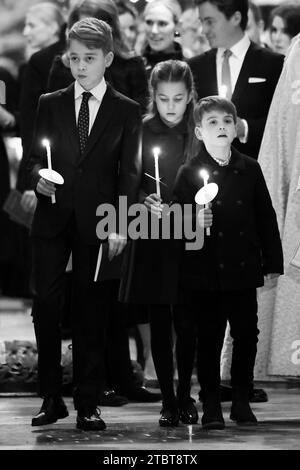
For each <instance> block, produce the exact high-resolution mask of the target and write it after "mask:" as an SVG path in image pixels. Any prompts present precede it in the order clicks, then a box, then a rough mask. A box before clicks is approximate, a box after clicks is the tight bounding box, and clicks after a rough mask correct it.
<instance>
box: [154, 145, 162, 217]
mask: <svg viewBox="0 0 300 470" xmlns="http://www.w3.org/2000/svg"><path fill="white" fill-rule="evenodd" d="M159 154H160V148H159V147H154V149H153V157H154V167H155V181H156V194H157V195H158V196H159V197H161V194H160V178H159V165H158V157H159ZM158 218H159V219H160V218H161V214H158Z"/></svg>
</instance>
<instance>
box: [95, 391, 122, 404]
mask: <svg viewBox="0 0 300 470" xmlns="http://www.w3.org/2000/svg"><path fill="white" fill-rule="evenodd" d="M127 403H128V399H127V398H126V397H123V396H121V395H117V394H116V392H115V391H114V390H105V391H104V392H103V393H101V395H100V397H99V400H98V405H100V406H123V405H127Z"/></svg>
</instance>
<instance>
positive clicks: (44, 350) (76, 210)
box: [28, 18, 141, 431]
mask: <svg viewBox="0 0 300 470" xmlns="http://www.w3.org/2000/svg"><path fill="white" fill-rule="evenodd" d="M68 40H69V54H70V66H71V71H72V74H73V77H74V79H75V83H73V84H71V85H70V86H69V87H68V88H67V89H63V90H58V91H56V92H54V93H50V94H47V95H42V96H41V98H40V101H39V109H38V115H37V121H36V129H35V135H34V139H33V145H32V150H31V155H30V160H29V168H28V170H29V172H30V177H31V187H32V189H35V191H36V194H37V197H38V204H37V208H36V211H35V215H34V220H33V225H32V234H31V235H32V245H33V275H34V283H35V298H34V304H33V312H32V315H33V321H34V327H35V334H36V340H37V347H38V378H39V386H40V395H41V396H42V397H43V398H44V401H43V405H42V408H41V410H40V412H39V413H38V414H37V415H36V416H35V417H34V418H33V420H32V425H33V426H39V425H44V424H50V423H53V422H55V421H57V420H58V419H62V418H64V417H66V416H67V415H68V411H67V408H66V406H65V404H64V402H63V400H62V398H61V385H62V384H61V366H60V359H61V340H60V318H61V307H62V298H63V291H64V285H63V280H64V272H65V269H66V265H67V263H68V259H69V256H70V253H71V252H72V255H73V282H74V293H73V305H72V339H73V347H72V351H73V381H74V385H75V388H74V406H75V409H76V410H77V427H78V428H79V429H84V430H97V431H99V430H103V429H105V427H106V425H105V423H104V421H103V420H102V419H101V417H100V411H99V409H98V408H97V402H98V397H99V394H100V393H101V391H103V387H104V378H105V372H104V370H105V368H104V348H105V330H106V317H107V314H108V311H109V307H110V303H111V295H112V292H111V290H112V283H111V282H110V281H105V280H102V281H100V282H93V280H94V273H95V267H96V263H97V257H98V256H97V255H98V249H99V244H100V242H99V239H98V238H97V235H96V226H97V222H99V219H98V218H97V217H96V210H97V207H98V206H99V205H100V204H107V203H109V204H112V205H113V206H116V205H117V203H118V197H119V196H126V197H127V202H128V206H130V205H131V204H133V203H134V202H136V199H137V190H138V185H139V179H140V171H141V157H140V138H141V113H140V108H139V105H138V104H137V103H135V102H134V101H131V100H130V99H128V98H126V97H125V96H123V95H121V94H120V93H118V92H116V91H115V90H114V89H113V88H112V87H110V86H109V85H108V84H106V82H105V80H104V72H105V69H106V68H107V67H109V66H110V64H111V63H112V61H113V52H112V51H113V41H112V32H111V28H110V26H108V25H107V23H105V22H104V21H101V20H98V19H95V18H87V19H84V20H81V21H79V22H77V23H75V24H74V25H73V27H72V29H71V30H70V32H69V39H68ZM44 138H47V139H48V140H49V141H50V145H51V156H52V167H53V169H55V170H56V171H58V172H59V173H60V174H61V175H62V176H63V178H64V184H63V185H62V186H59V187H57V188H56V187H55V185H54V184H53V183H52V182H50V181H48V180H46V179H45V178H42V177H41V176H40V174H39V170H40V169H41V168H43V167H46V166H47V159H46V156H45V149H44V148H43V147H42V140H43V139H44ZM53 195H55V199H56V202H55V203H52V202H51V199H53ZM117 230H118V229H116V231H117ZM125 245H126V234H121V233H111V234H109V237H108V240H107V246H108V257H109V259H112V258H114V257H116V256H118V255H119V254H120V253H121V252H122V250H123V249H124V247H125ZM106 251H107V250H103V253H104V252H106ZM105 264H106V265H107V264H109V263H104V266H105ZM104 266H103V267H104ZM102 274H103V273H102ZM103 277H104V278H105V276H103V275H102V279H103ZM106 277H107V276H106Z"/></svg>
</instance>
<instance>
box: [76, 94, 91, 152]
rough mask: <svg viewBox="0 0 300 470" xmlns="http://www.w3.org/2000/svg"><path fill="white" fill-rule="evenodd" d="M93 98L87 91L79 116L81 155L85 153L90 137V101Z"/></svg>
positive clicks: (83, 95)
mask: <svg viewBox="0 0 300 470" xmlns="http://www.w3.org/2000/svg"><path fill="white" fill-rule="evenodd" d="M91 96H92V93H90V92H89V91H85V92H83V93H82V101H81V105H80V110H79V115H78V123H77V127H78V133H79V143H80V153H81V155H82V154H83V152H84V149H85V146H86V143H87V140H88V137H89V125H90V113H89V99H90V97H91Z"/></svg>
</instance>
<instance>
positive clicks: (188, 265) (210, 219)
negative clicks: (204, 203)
mask: <svg viewBox="0 0 300 470" xmlns="http://www.w3.org/2000/svg"><path fill="white" fill-rule="evenodd" d="M194 117H195V126H196V127H195V134H196V137H197V138H198V139H199V140H202V141H203V143H202V146H201V149H200V152H199V154H198V155H197V156H195V157H194V158H192V159H191V160H190V162H188V163H187V164H185V165H184V166H183V167H181V169H180V170H179V173H178V176H177V181H176V184H175V190H174V193H175V196H176V199H177V200H178V201H179V202H180V203H194V198H195V195H196V193H197V191H198V190H199V189H200V188H201V186H202V182H203V180H202V178H201V176H200V170H202V169H205V170H206V171H207V172H208V175H209V182H214V183H217V184H218V187H219V192H218V194H217V196H216V197H215V199H214V200H213V202H212V203H211V207H209V208H206V209H202V210H200V211H199V213H198V215H197V221H198V223H199V224H200V226H201V227H203V228H206V227H211V234H210V236H207V235H206V236H205V241H204V246H203V248H202V249H201V250H199V251H185V254H184V261H183V268H182V273H183V274H182V280H181V288H182V293H183V298H186V299H189V304H190V305H189V306H187V307H186V308H189V309H191V312H192V316H193V318H194V322H195V324H196V325H197V328H198V350H197V354H198V361H197V362H198V379H199V383H200V385H201V390H202V394H203V411H204V414H203V417H202V426H203V428H205V429H223V428H224V419H223V416H222V409H221V403H220V393H219V392H220V356H221V350H222V346H223V340H224V334H225V328H226V323H227V321H229V324H230V332H231V336H232V338H233V354H232V367H231V378H232V386H233V401H232V408H231V415H230V417H231V419H232V420H235V421H237V423H238V424H241V425H255V424H256V422H257V420H256V417H255V416H254V414H253V412H252V410H251V408H250V406H249V392H250V390H251V384H252V380H253V370H254V363H255V357H256V349H257V341H258V333H259V331H258V329H257V300H256V288H257V287H260V286H262V285H263V284H264V276H265V277H266V279H273V278H276V277H277V276H279V274H282V273H283V256H282V247H281V241H280V237H279V231H278V227H277V220H276V215H275V212H274V209H273V207H272V202H271V199H270V196H269V192H268V189H267V186H266V183H265V180H264V177H263V174H262V171H261V168H260V166H259V164H258V163H257V162H256V161H255V160H254V159H252V158H250V157H247V156H246V155H243V154H241V153H240V152H238V151H237V150H236V149H235V148H234V147H232V146H231V142H232V141H233V139H234V138H235V136H236V123H237V114H236V109H235V106H234V104H233V103H231V102H230V101H228V100H226V99H224V98H220V97H219V96H209V97H207V98H203V99H202V100H200V101H199V102H198V104H197V105H196V107H195V111H194Z"/></svg>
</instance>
